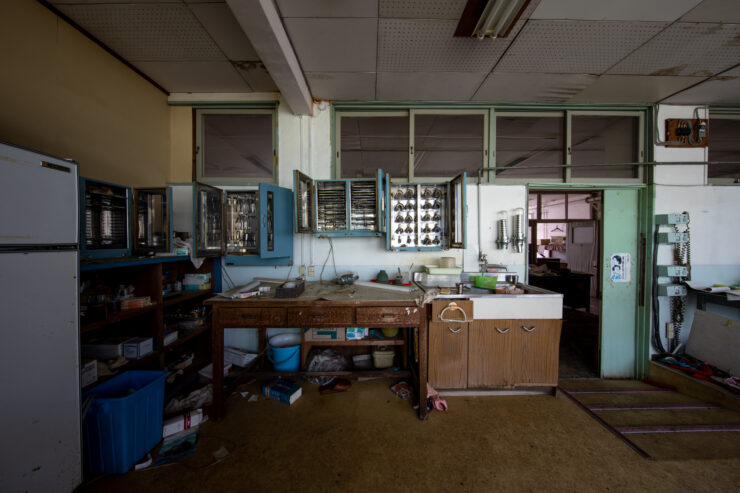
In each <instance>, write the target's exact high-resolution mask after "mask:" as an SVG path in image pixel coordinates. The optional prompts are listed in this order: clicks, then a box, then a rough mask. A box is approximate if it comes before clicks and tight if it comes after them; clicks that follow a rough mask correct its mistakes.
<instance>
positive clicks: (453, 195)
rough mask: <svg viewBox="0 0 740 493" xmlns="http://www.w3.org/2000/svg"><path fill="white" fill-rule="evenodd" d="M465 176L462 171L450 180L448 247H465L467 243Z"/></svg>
mask: <svg viewBox="0 0 740 493" xmlns="http://www.w3.org/2000/svg"><path fill="white" fill-rule="evenodd" d="M467 178H468V177H467V174H466V173H462V174H460V175H457V176H456V177H455V178H454V179H453V180H452V181H450V190H449V197H450V200H449V204H450V205H449V207H450V209H449V219H450V220H449V222H448V223H447V237H448V238H449V239H450V248H465V247H466V245H467V239H468V235H467V231H466V222H467V196H466V193H465V186H466V184H467Z"/></svg>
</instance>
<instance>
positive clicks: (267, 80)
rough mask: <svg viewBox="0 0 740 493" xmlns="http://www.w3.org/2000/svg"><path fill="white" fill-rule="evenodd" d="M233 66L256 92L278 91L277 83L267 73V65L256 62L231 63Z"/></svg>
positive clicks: (233, 61)
mask: <svg viewBox="0 0 740 493" xmlns="http://www.w3.org/2000/svg"><path fill="white" fill-rule="evenodd" d="M231 65H233V66H234V68H235V69H236V71H237V72H239V75H241V77H242V79H244V81H245V82H246V83H247V84H249V87H251V88H252V90H253V91H255V92H276V91H278V87H277V85H275V81H274V80H272V77H271V76H270V74H269V73H268V72H267V69H266V68H265V64H264V63H262V62H259V61H257V62H254V61H235V60H232V61H231Z"/></svg>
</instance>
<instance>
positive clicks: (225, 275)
mask: <svg viewBox="0 0 740 493" xmlns="http://www.w3.org/2000/svg"><path fill="white" fill-rule="evenodd" d="M221 272H222V273H223V279H226V282H227V283H228V284H229V286H228V289H234V288H235V287H236V284H234V281H233V280H232V279H231V276H230V275H229V271H228V270H226V266H225V265H224V258H223V257H221ZM228 289H227V291H228Z"/></svg>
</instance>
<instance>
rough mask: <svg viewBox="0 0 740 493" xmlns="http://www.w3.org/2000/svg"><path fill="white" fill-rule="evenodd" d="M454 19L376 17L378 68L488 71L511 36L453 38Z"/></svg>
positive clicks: (427, 70) (397, 70)
mask: <svg viewBox="0 0 740 493" xmlns="http://www.w3.org/2000/svg"><path fill="white" fill-rule="evenodd" d="M456 27H457V21H455V20H426V19H380V24H379V28H378V31H379V33H378V37H379V39H378V72H477V73H480V72H490V70H491V69H492V68H493V66H494V64H495V63H496V61H497V60H498V59H499V58H500V57H501V55H502V54H503V53H504V51H505V50H506V48H507V47H508V46H509V43H510V42H511V38H499V39H483V40H479V39H477V38H455V37H453V34H454V32H455V28H456Z"/></svg>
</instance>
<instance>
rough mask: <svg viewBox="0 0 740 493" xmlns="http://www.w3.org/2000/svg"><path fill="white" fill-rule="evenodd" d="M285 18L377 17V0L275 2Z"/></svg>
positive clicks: (294, 0) (284, 0)
mask: <svg viewBox="0 0 740 493" xmlns="http://www.w3.org/2000/svg"><path fill="white" fill-rule="evenodd" d="M277 4H278V10H279V11H280V16H281V17H283V18H285V17H313V18H316V17H373V18H375V17H378V0H277Z"/></svg>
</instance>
